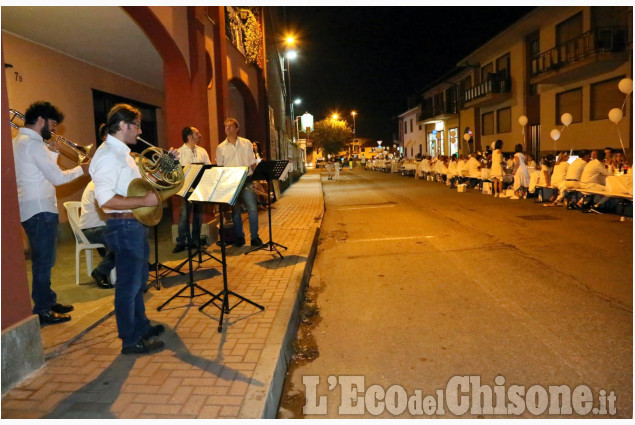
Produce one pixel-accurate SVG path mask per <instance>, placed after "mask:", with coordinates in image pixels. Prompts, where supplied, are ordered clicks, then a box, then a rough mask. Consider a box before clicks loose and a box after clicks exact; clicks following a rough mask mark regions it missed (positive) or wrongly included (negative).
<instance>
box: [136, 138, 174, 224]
mask: <svg viewBox="0 0 635 425" xmlns="http://www.w3.org/2000/svg"><path fill="white" fill-rule="evenodd" d="M137 140H138V141H140V142H142V143H145V144H146V145H148V146H150V147H149V148H147V149H145V150H144V151H143V152H141V154H140V155H139V157H138V158H137V166H138V167H139V172H140V173H141V177H142V178H137V179H134V180H133V181H131V182H130V185H128V196H145V195H146V194H147V193H148V192H154V193H155V194H156V195H157V198H158V199H160V202H159V203H158V205H155V206H154V207H139V208H134V209H133V210H132V213H133V214H134V216H135V218H136V219H137V220H139V221H140V222H141V223H143V224H144V225H146V226H148V227H152V226H156V225H157V224H159V221H161V216H162V215H163V201H165V200H166V199H168V198H169V197H170V196H172V195H174V194H175V193H176V192H178V191H179V190H181V187H183V183H184V176H183V169H182V168H181V165H180V164H179V163H178V162H176V161H175V160H174V158H173V157H172V155H170V154H169V153H167V152H166V151H165V150H163V149H161V148H158V147H156V146H154V145H152V144H151V143H149V142H146V141H145V140H143V139H142V138H141V137H137Z"/></svg>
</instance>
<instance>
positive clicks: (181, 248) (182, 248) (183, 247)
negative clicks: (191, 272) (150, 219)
mask: <svg viewBox="0 0 635 425" xmlns="http://www.w3.org/2000/svg"><path fill="white" fill-rule="evenodd" d="M186 249H187V245H181V244H180V243H177V244H176V246H175V247H174V249H173V250H172V254H176V253H177V252H181V251H185V250H186Z"/></svg>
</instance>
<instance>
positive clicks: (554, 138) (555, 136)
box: [549, 128, 560, 141]
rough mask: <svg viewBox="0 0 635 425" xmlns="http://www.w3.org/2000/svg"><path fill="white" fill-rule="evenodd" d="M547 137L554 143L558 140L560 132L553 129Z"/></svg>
mask: <svg viewBox="0 0 635 425" xmlns="http://www.w3.org/2000/svg"><path fill="white" fill-rule="evenodd" d="M549 135H550V136H551V138H552V139H553V140H554V141H556V140H558V139H559V138H560V130H558V129H557V128H554V129H553V130H551V133H549Z"/></svg>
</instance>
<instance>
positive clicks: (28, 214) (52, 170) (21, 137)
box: [13, 102, 88, 324]
mask: <svg viewBox="0 0 635 425" xmlns="http://www.w3.org/2000/svg"><path fill="white" fill-rule="evenodd" d="M63 120H64V114H63V113H62V112H60V110H59V109H57V108H56V107H55V106H54V105H52V104H50V103H49V102H35V103H33V104H32V105H30V106H29V108H28V109H27V110H26V111H25V114H24V127H22V128H21V129H20V130H19V132H18V135H17V136H16V138H15V139H13V158H14V161H15V173H16V183H17V188H18V203H19V207H20V221H21V222H22V227H23V228H24V230H25V232H26V235H27V238H28V240H29V246H30V251H31V262H32V265H31V268H32V285H31V286H32V288H31V298H32V299H33V313H34V314H37V315H38V316H39V319H40V323H49V324H53V323H62V322H67V321H69V320H71V316H70V315H68V314H67V313H69V312H71V311H73V306H72V305H62V304H59V303H58V302H57V294H56V293H55V291H53V289H51V270H52V268H53V266H54V265H55V251H56V248H57V230H58V225H59V214H58V210H57V197H56V193H55V187H56V186H60V185H63V184H66V183H69V182H71V181H73V180H75V179H77V178H79V177H81V176H83V175H84V174H87V173H88V164H82V165H79V166H77V167H75V168H73V169H70V170H66V171H62V170H61V169H60V167H59V166H58V165H57V158H58V156H59V146H58V144H57V142H56V141H55V139H54V138H51V137H52V133H53V132H54V131H55V129H56V127H57V125H58V124H59V123H61V122H62V121H63ZM48 139H50V140H49V142H48V147H47V145H46V144H45V142H44V140H48Z"/></svg>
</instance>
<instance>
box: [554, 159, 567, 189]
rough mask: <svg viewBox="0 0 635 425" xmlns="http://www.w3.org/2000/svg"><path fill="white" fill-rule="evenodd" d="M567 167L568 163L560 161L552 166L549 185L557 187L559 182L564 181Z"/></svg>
mask: <svg viewBox="0 0 635 425" xmlns="http://www.w3.org/2000/svg"><path fill="white" fill-rule="evenodd" d="M568 169H569V163H568V162H567V161H562V162H561V163H559V164H556V166H555V167H553V175H552V176H551V187H558V186H559V185H560V183H562V182H563V181H565V179H566V176H567V170H568Z"/></svg>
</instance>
